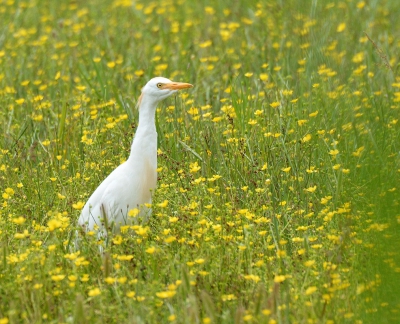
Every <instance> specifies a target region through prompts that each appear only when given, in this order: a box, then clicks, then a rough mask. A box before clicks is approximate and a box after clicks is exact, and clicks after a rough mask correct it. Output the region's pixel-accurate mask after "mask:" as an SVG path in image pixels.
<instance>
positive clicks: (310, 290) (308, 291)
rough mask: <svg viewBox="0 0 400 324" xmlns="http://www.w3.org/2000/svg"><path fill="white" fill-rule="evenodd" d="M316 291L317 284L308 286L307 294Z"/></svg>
mask: <svg viewBox="0 0 400 324" xmlns="http://www.w3.org/2000/svg"><path fill="white" fill-rule="evenodd" d="M316 291H317V287H315V286H311V287H308V288H307V290H306V295H311V294H313V293H315V292H316Z"/></svg>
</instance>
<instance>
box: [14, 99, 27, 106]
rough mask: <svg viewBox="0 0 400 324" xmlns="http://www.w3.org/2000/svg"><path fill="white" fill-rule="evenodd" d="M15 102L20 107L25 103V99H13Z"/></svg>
mask: <svg viewBox="0 0 400 324" xmlns="http://www.w3.org/2000/svg"><path fill="white" fill-rule="evenodd" d="M15 102H16V103H17V104H18V105H22V104H23V103H24V102H25V99H24V98H20V99H15Z"/></svg>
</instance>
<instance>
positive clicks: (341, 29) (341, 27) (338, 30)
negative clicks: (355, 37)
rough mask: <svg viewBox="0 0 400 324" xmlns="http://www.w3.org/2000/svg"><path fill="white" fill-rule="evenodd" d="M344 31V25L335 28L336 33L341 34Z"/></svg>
mask: <svg viewBox="0 0 400 324" xmlns="http://www.w3.org/2000/svg"><path fill="white" fill-rule="evenodd" d="M345 29H346V23H341V24H339V26H338V27H337V29H336V31H337V32H338V33H341V32H343V31H344V30H345Z"/></svg>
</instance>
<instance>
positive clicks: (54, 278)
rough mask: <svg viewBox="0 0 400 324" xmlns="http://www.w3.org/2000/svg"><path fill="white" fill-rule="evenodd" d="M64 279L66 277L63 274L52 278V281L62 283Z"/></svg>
mask: <svg viewBox="0 0 400 324" xmlns="http://www.w3.org/2000/svg"><path fill="white" fill-rule="evenodd" d="M64 278H65V275H61V274H59V275H54V276H51V280H53V281H61V280H63V279H64Z"/></svg>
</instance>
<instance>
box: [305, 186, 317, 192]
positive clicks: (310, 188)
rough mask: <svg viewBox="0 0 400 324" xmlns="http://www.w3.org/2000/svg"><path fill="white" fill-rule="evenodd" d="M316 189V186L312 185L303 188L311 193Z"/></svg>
mask: <svg viewBox="0 0 400 324" xmlns="http://www.w3.org/2000/svg"><path fill="white" fill-rule="evenodd" d="M316 189H317V186H314V187H309V188H307V189H304V190H305V191H307V192H311V193H313V192H314V191H315V190H316Z"/></svg>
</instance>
